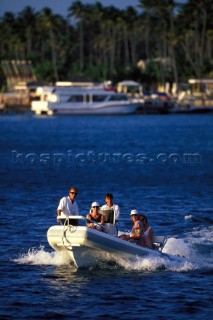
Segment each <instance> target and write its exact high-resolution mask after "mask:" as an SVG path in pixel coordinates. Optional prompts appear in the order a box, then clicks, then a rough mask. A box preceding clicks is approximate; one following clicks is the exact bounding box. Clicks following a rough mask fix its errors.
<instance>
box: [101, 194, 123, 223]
mask: <svg viewBox="0 0 213 320" xmlns="http://www.w3.org/2000/svg"><path fill="white" fill-rule="evenodd" d="M105 201H106V204H104V205H103V206H102V207H101V213H102V214H103V215H105V222H109V223H111V224H117V223H118V220H119V215H120V209H119V206H118V205H117V204H114V203H113V195H112V194H111V193H107V194H106V195H105Z"/></svg>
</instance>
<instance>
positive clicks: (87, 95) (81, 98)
mask: <svg viewBox="0 0 213 320" xmlns="http://www.w3.org/2000/svg"><path fill="white" fill-rule="evenodd" d="M137 108H138V103H135V102H131V101H129V99H128V97H127V96H126V95H125V94H118V93H116V92H114V91H107V90H104V89H101V88H94V87H92V88H90V87H52V88H48V91H47V92H45V90H44V92H43V94H42V95H41V99H40V100H39V101H32V104H31V110H32V111H34V112H35V114H37V115H41V114H47V115H95V114H104V115H113V114H118V115H119V114H131V113H135V112H136V110H137Z"/></svg>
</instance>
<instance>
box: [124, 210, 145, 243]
mask: <svg viewBox="0 0 213 320" xmlns="http://www.w3.org/2000/svg"><path fill="white" fill-rule="evenodd" d="M130 216H131V219H132V222H133V224H134V225H133V227H132V232H131V233H130V234H124V235H120V237H119V238H121V239H124V240H128V241H130V242H134V243H137V244H139V245H142V246H144V243H143V225H142V222H141V221H140V220H139V213H138V210H136V209H133V210H131V212H130Z"/></svg>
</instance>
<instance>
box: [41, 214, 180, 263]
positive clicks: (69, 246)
mask: <svg viewBox="0 0 213 320" xmlns="http://www.w3.org/2000/svg"><path fill="white" fill-rule="evenodd" d="M69 219H77V220H78V226H73V225H70V224H69V223H68V221H69ZM69 219H67V221H65V223H64V225H56V226H52V227H50V228H49V230H48V232H47V239H48V242H49V244H50V246H51V247H52V248H53V249H54V250H55V251H57V252H60V253H62V254H64V255H66V256H67V257H68V258H69V259H70V261H71V262H72V263H73V264H74V266H75V267H77V268H83V267H91V266H95V265H97V264H98V262H100V261H109V260H112V261H113V260H114V261H116V260H117V259H119V258H121V259H129V260H132V261H134V260H135V259H136V258H137V257H140V258H145V257H148V256H155V257H162V256H163V257H167V258H168V259H170V260H173V259H175V260H182V259H183V258H181V257H177V256H172V255H168V254H166V253H163V252H162V248H163V246H164V245H165V242H166V237H164V236H158V237H157V236H156V237H154V239H153V243H154V245H155V249H154V250H152V249H149V248H145V247H141V246H139V245H137V244H135V243H131V242H129V241H125V240H123V239H120V238H119V237H118V233H117V229H116V227H115V225H112V224H105V225H104V231H103V232H102V231H99V230H96V229H93V228H88V227H86V226H85V221H86V218H85V217H83V216H70V217H69ZM66 222H67V223H66ZM82 224H83V225H82Z"/></svg>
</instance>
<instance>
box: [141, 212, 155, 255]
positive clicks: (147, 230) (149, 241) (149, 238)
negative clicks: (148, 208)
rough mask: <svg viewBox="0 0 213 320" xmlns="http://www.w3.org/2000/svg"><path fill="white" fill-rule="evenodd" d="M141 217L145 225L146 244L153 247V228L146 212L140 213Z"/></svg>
mask: <svg viewBox="0 0 213 320" xmlns="http://www.w3.org/2000/svg"><path fill="white" fill-rule="evenodd" d="M139 219H140V221H141V222H142V225H143V235H144V245H145V246H146V247H148V248H150V249H153V242H152V240H153V230H152V228H151V227H150V226H149V224H148V219H147V217H146V216H145V215H144V214H140V216H139Z"/></svg>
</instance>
